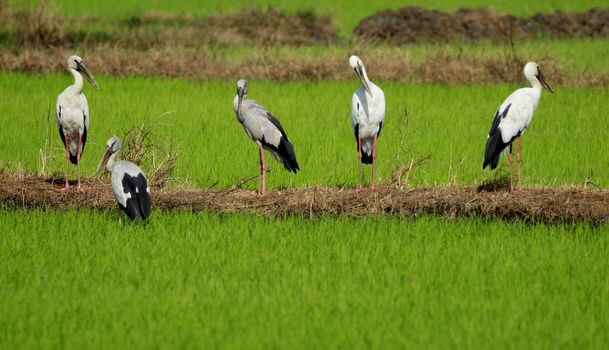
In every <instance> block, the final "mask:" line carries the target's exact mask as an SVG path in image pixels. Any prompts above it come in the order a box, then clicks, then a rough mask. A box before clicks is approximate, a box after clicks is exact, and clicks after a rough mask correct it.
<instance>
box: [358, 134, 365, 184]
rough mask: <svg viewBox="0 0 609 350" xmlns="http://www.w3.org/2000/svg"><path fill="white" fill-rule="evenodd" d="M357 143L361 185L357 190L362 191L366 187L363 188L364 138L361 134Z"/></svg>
mask: <svg viewBox="0 0 609 350" xmlns="http://www.w3.org/2000/svg"><path fill="white" fill-rule="evenodd" d="M357 144H358V150H357V151H358V156H359V185H358V187H357V192H362V191H363V190H364V189H363V188H362V138H361V137H360V135H357Z"/></svg>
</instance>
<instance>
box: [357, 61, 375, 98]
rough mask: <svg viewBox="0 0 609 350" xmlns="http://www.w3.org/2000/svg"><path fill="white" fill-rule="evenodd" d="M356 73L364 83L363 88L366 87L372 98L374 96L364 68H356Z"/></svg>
mask: <svg viewBox="0 0 609 350" xmlns="http://www.w3.org/2000/svg"><path fill="white" fill-rule="evenodd" d="M355 73H356V74H357V76H358V77H359V80H360V81H361V82H362V86H363V87H364V89H365V90H366V91H367V92H368V94H369V95H370V96H372V91H371V90H370V86H369V85H368V82H367V81H366V79H364V69H363V68H362V66H360V65H358V66H357V68H355Z"/></svg>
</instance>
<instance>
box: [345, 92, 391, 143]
mask: <svg viewBox="0 0 609 350" xmlns="http://www.w3.org/2000/svg"><path fill="white" fill-rule="evenodd" d="M368 84H369V86H370V91H371V92H372V96H371V95H370V94H368V93H367V92H366V90H365V89H364V87H363V86H360V87H359V88H358V89H357V90H355V92H354V93H353V98H352V100H351V126H352V127H353V131H354V132H355V129H356V126H358V133H359V136H360V138H361V140H362V152H364V153H366V154H368V155H372V147H373V146H374V137H375V136H377V135H378V133H379V131H380V128H381V126H382V123H383V120H385V94H384V93H383V90H381V89H380V88H379V87H378V86H376V85H375V84H374V83H373V82H370V81H369V82H368Z"/></svg>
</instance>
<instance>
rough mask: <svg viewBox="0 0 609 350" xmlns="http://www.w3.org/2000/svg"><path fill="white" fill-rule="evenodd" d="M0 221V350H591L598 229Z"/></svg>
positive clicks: (599, 290)
mask: <svg viewBox="0 0 609 350" xmlns="http://www.w3.org/2000/svg"><path fill="white" fill-rule="evenodd" d="M121 221H122V219H121V216H120V215H119V213H117V212H114V211H112V212H98V211H93V212H88V211H70V212H67V213H58V212H53V211H41V210H34V211H20V210H17V211H14V210H0V232H3V233H2V244H1V245H0V259H2V261H3V264H2V265H1V270H2V272H1V273H0V284H1V285H2V289H0V307H1V309H2V310H3V312H2V314H3V316H2V317H0V326H1V327H0V329H1V331H0V346H1V347H2V348H16V347H18V348H63V349H70V348H83V347H86V348H115V347H119V348H143V347H147V348H150V347H161V348H169V347H170V348H176V347H182V348H183V347H204V348H208V347H213V348H244V347H245V348H270V347H283V348H338V347H349V348H352V347H356V348H380V347H382V348H394V347H395V348H397V347H402V348H403V347H412V346H417V347H419V346H421V345H423V344H425V347H426V348H449V347H450V348H452V347H460V348H488V347H492V348H504V347H514V348H553V347H561V348H603V347H605V346H606V344H607V342H608V341H609V339H608V334H609V325H608V324H607V320H606V315H607V313H608V312H609V304H607V295H608V293H609V282H608V281H607V279H606V272H607V269H608V268H609V264H608V263H607V259H606V257H607V254H609V240H608V237H609V236H608V235H607V233H608V232H609V231H607V227H606V226H602V227H599V228H595V229H593V228H591V227H589V226H586V225H577V226H561V225H559V226H545V225H525V224H517V223H516V224H508V223H505V222H501V221H492V222H488V221H481V220H475V219H474V220H468V221H448V220H445V219H437V218H422V219H417V220H411V219H383V220H375V219H358V220H353V219H349V218H321V219H315V220H309V219H301V218H298V217H291V218H285V219H278V220H277V219H275V220H269V219H265V218H261V217H256V216H254V217H252V216H246V215H230V216H218V215H212V214H205V213H201V214H191V213H187V212H182V213H167V214H161V213H159V212H156V213H154V215H153V216H152V220H151V221H150V223H149V224H148V225H147V226H138V225H129V224H125V223H122V222H121Z"/></svg>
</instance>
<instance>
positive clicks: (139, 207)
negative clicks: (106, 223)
mask: <svg viewBox="0 0 609 350" xmlns="http://www.w3.org/2000/svg"><path fill="white" fill-rule="evenodd" d="M122 183H123V191H125V193H128V194H129V195H130V198H128V199H127V202H126V203H125V206H124V207H123V206H122V205H121V209H122V210H123V211H124V212H125V213H126V214H127V215H128V216H129V217H130V218H131V219H132V220H144V219H146V218H147V217H148V215H150V194H149V193H148V190H147V189H148V182H147V181H146V177H145V176H144V174H141V173H140V174H138V175H137V176H131V175H129V174H127V173H125V175H124V176H123V181H122Z"/></svg>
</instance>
